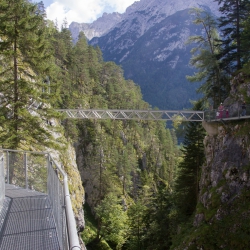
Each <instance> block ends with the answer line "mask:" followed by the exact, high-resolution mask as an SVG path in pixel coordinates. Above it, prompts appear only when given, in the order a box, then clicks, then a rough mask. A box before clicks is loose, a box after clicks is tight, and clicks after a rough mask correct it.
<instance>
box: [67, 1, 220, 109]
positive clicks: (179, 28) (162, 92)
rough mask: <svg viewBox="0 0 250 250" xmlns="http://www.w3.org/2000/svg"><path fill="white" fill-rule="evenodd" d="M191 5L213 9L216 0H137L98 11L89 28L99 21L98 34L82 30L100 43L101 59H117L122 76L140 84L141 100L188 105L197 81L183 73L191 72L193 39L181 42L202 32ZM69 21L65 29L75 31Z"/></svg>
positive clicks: (177, 106)
mask: <svg viewBox="0 0 250 250" xmlns="http://www.w3.org/2000/svg"><path fill="white" fill-rule="evenodd" d="M208 6H209V7H208ZM191 7H200V8H204V9H206V10H208V11H211V12H212V13H214V14H218V5H217V3H214V2H211V1H210V0H199V1H193V0H186V1H184V0H178V1H175V0H170V1H167V2H166V1H165V0H141V1H139V2H135V3H134V4H132V5H131V6H130V7H128V8H127V10H126V12H125V13H124V14H121V15H119V17H118V16H117V13H113V14H109V15H107V14H104V15H103V16H102V17H101V18H99V19H98V20H96V21H95V22H94V23H93V24H92V26H91V29H93V30H95V32H96V33H97V32H98V30H99V29H100V27H101V25H102V27H105V28H104V29H103V33H102V34H98V35H96V37H94V38H92V36H90V35H89V32H90V29H87V26H85V29H82V30H83V31H84V32H85V35H86V36H87V38H89V39H91V40H90V42H89V43H90V44H91V45H93V46H99V47H100V49H101V50H102V52H103V57H104V60H106V61H114V62H115V63H117V64H119V65H121V66H122V68H123V70H124V75H125V78H127V79H132V80H133V81H134V82H135V83H137V84H138V85H140V87H141V90H142V93H143V98H144V100H145V101H147V102H149V103H150V104H151V105H152V106H157V107H159V108H161V109H182V108H188V107H189V106H191V104H190V101H189V100H190V99H197V98H198V96H197V94H196V88H197V87H198V86H199V85H198V84H193V83H192V84H191V83H189V82H188V81H187V80H186V75H191V74H193V72H194V69H193V68H191V67H190V66H189V60H190V57H191V54H190V50H191V48H192V46H194V45H187V44H186V41H187V39H188V37H189V36H193V35H197V34H198V35H199V34H201V32H202V29H201V27H199V26H197V25H194V24H193V22H192V21H193V18H194V17H193V16H192V15H190V14H189V10H190V8H191ZM107 16H109V18H108V20H109V21H108V22H107V21H106V20H107ZM106 22H107V25H106ZM80 25H82V26H81V27H83V26H84V25H83V24H78V27H79V28H78V30H79V31H80ZM74 26H76V23H74ZM72 27H73V24H71V25H70V30H71V32H72V35H73V37H76V32H73V28H72ZM88 27H90V25H89V26H88ZM98 27H99V28H98ZM93 33H94V32H92V34H93Z"/></svg>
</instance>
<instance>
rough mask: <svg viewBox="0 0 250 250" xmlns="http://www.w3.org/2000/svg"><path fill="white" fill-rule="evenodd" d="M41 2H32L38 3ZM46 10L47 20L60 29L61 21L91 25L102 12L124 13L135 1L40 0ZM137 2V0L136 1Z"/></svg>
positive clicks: (35, 0) (38, 0)
mask: <svg viewBox="0 0 250 250" xmlns="http://www.w3.org/2000/svg"><path fill="white" fill-rule="evenodd" d="M40 1H41V0H33V2H40ZM42 1H43V3H44V6H45V8H46V13H47V18H48V19H50V20H53V21H55V20H56V21H57V24H58V27H61V25H62V23H63V20H65V18H66V20H67V23H68V25H69V24H70V23H71V22H73V21H75V22H78V23H92V22H93V21H95V20H96V19H97V18H98V17H100V16H102V14H103V13H104V12H107V13H112V12H119V13H123V12H125V10H126V8H127V7H128V6H130V5H131V4H132V3H134V2H135V0H42ZM137 1H139V0H137Z"/></svg>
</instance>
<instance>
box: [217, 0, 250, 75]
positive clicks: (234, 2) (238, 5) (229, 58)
mask: <svg viewBox="0 0 250 250" xmlns="http://www.w3.org/2000/svg"><path fill="white" fill-rule="evenodd" d="M215 1H216V2H218V4H219V5H220V6H221V7H220V8H219V10H220V12H221V13H222V16H221V17H220V19H219V20H220V23H219V27H220V28H222V33H223V39H222V51H221V54H220V57H221V58H222V62H223V64H222V66H223V68H224V69H226V70H227V72H228V73H232V72H233V71H234V70H235V69H237V70H239V69H241V68H242V57H243V54H242V53H243V52H244V51H243V47H242V31H243V22H244V21H245V20H246V19H247V18H248V15H249V8H250V6H249V0H215Z"/></svg>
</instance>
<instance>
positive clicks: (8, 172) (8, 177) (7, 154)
mask: <svg viewBox="0 0 250 250" xmlns="http://www.w3.org/2000/svg"><path fill="white" fill-rule="evenodd" d="M6 172H7V184H10V159H9V151H6Z"/></svg>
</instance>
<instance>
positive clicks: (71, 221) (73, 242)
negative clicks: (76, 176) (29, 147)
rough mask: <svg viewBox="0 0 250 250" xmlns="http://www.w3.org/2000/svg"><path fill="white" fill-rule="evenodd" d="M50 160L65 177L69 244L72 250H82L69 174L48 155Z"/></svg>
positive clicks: (64, 187)
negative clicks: (71, 197)
mask: <svg viewBox="0 0 250 250" xmlns="http://www.w3.org/2000/svg"><path fill="white" fill-rule="evenodd" d="M48 155H49V157H50V159H51V160H52V161H53V163H54V164H55V166H56V167H57V169H58V170H59V171H60V172H61V174H62V175H63V189H64V202H65V207H66V220H67V228H68V234H69V243H70V249H72V250H74V249H81V247H80V244H79V239H78V235H77V230H76V222H75V216H74V213H73V209H72V203H71V199H70V193H69V188H68V177H67V174H66V173H65V172H64V171H63V170H62V168H61V167H60V166H59V165H58V164H57V163H56V162H55V161H54V159H53V157H51V155H50V154H49V153H48Z"/></svg>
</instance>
